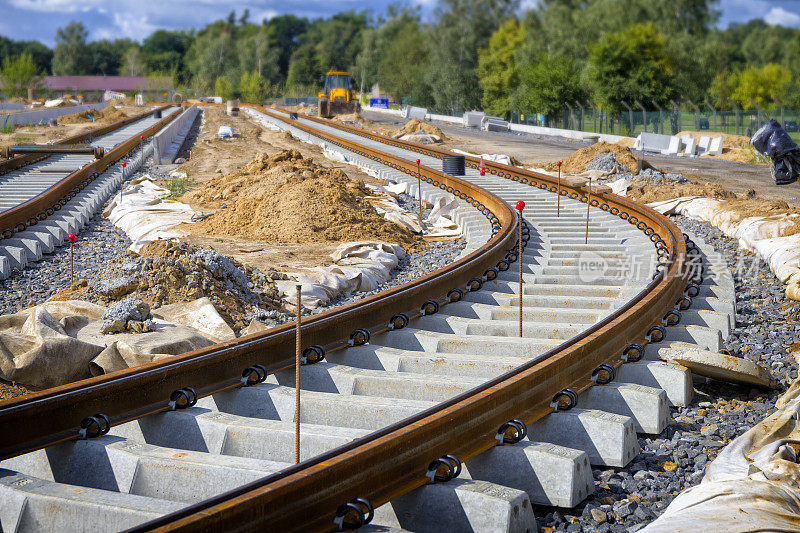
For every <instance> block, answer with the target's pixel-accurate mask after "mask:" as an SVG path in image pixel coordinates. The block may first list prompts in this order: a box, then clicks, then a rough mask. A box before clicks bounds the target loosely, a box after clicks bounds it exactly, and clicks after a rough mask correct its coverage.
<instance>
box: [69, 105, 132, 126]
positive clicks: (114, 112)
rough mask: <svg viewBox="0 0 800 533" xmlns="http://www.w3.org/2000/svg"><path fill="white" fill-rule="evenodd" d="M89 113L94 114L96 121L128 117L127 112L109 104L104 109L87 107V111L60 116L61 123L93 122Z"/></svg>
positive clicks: (109, 121)
mask: <svg viewBox="0 0 800 533" xmlns="http://www.w3.org/2000/svg"><path fill="white" fill-rule="evenodd" d="M89 115H91V116H92V118H93V119H94V122H99V121H102V122H107V123H111V122H117V121H119V120H122V119H124V118H128V117H127V115H125V113H123V112H122V111H120V110H119V109H117V108H116V107H114V105H113V104H109V105H108V107H106V108H105V109H103V110H102V111H95V110H94V109H87V110H86V111H81V112H80V113H72V114H71V115H63V116H61V117H58V123H59V124H81V123H84V122H92V119H90V118H89Z"/></svg>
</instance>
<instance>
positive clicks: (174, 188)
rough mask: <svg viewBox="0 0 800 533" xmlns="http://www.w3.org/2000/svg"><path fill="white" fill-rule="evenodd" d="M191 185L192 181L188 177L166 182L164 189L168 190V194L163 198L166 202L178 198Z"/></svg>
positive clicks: (178, 177)
mask: <svg viewBox="0 0 800 533" xmlns="http://www.w3.org/2000/svg"><path fill="white" fill-rule="evenodd" d="M192 185H194V180H193V179H192V178H190V177H189V176H177V177H174V178H172V179H170V180H167V184H166V187H167V189H169V194H168V195H167V196H166V197H165V198H166V199H167V200H175V199H176V198H180V197H181V196H183V195H184V194H185V193H186V191H188V190H189V188H190V187H191V186H192Z"/></svg>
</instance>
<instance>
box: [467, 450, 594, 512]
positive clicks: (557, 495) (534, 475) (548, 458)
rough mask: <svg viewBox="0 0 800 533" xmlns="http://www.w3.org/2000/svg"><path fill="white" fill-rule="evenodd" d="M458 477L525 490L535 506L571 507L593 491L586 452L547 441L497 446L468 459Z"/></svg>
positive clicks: (590, 470) (592, 481)
mask: <svg viewBox="0 0 800 533" xmlns="http://www.w3.org/2000/svg"><path fill="white" fill-rule="evenodd" d="M461 477H464V478H469V479H480V480H484V481H491V482H492V483H497V484H498V485H503V486H506V487H511V488H515V489H519V490H522V491H525V493H526V494H527V495H528V497H529V498H530V499H531V502H532V503H534V504H537V505H552V506H556V507H565V508H569V507H574V506H576V505H577V504H579V503H580V502H581V501H583V499H584V498H586V497H587V496H588V495H589V494H590V493H592V492H594V480H593V478H592V469H591V467H590V466H589V458H588V456H587V455H586V453H585V452H584V451H582V450H575V449H572V448H565V447H563V446H557V445H555V444H550V443H549V442H528V441H522V442H518V443H517V444H510V445H505V446H497V447H495V448H492V449H491V450H488V451H486V452H484V453H482V454H480V455H479V456H477V457H475V458H474V459H471V460H470V461H467V462H466V464H465V465H464V469H463V470H462V472H461Z"/></svg>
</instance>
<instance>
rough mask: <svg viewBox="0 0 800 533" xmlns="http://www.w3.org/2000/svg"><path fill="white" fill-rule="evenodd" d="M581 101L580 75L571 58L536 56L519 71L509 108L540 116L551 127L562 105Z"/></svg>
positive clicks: (584, 96) (581, 84)
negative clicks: (516, 85) (517, 81)
mask: <svg viewBox="0 0 800 533" xmlns="http://www.w3.org/2000/svg"><path fill="white" fill-rule="evenodd" d="M585 98H586V89H585V87H584V85H583V81H582V79H581V71H580V69H579V68H578V67H577V65H576V62H575V61H574V60H573V59H572V58H570V57H567V56H549V55H547V54H540V55H539V56H538V57H537V58H536V60H535V61H534V62H533V63H530V64H529V65H527V66H526V67H525V68H523V69H522V72H521V73H520V86H519V88H518V89H517V91H516V92H515V93H514V95H513V104H514V106H515V107H517V108H518V109H520V110H521V111H525V112H528V113H542V114H543V115H544V116H545V118H546V119H547V121H548V122H549V123H553V121H555V120H556V118H557V117H558V114H559V113H560V112H561V111H562V110H563V109H564V108H565V104H570V105H573V103H574V102H577V101H584V99H585Z"/></svg>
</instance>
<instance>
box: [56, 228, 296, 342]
mask: <svg viewBox="0 0 800 533" xmlns="http://www.w3.org/2000/svg"><path fill="white" fill-rule="evenodd" d="M103 276H104V277H103V278H102V279H99V280H92V281H91V282H87V281H85V280H84V281H81V282H79V283H75V284H74V285H72V286H71V287H69V288H67V289H64V290H62V291H59V292H58V293H56V294H55V295H54V296H53V297H52V298H51V300H59V301H64V300H87V301H90V302H93V303H97V304H101V305H106V306H107V305H109V304H112V303H114V302H117V301H119V300H122V299H124V298H128V297H135V298H139V299H141V300H143V301H145V302H147V303H148V304H149V305H150V306H151V307H152V308H154V309H157V308H158V307H160V306H162V305H167V304H172V303H178V302H189V301H192V300H195V299H197V298H202V297H204V296H207V297H208V298H209V299H211V301H212V302H213V304H214V307H215V308H216V309H217V311H218V312H219V314H220V315H221V316H222V318H223V319H224V320H225V322H227V323H228V325H229V326H231V327H232V328H233V329H234V330H235V331H236V332H237V333H238V332H239V331H240V330H241V329H243V328H245V327H247V325H248V324H249V323H250V321H251V320H252V319H253V318H258V319H262V320H264V319H268V318H277V317H278V315H279V314H280V312H281V311H282V309H283V304H282V302H281V299H280V295H279V293H278V291H277V289H276V287H275V280H285V279H288V277H287V276H286V275H285V274H282V273H280V272H276V271H268V272H261V271H258V270H256V269H252V268H250V267H249V266H246V265H242V264H241V263H238V262H237V261H235V260H232V259H229V258H228V257H226V256H224V255H222V254H220V253H218V252H216V251H215V250H212V249H210V248H198V247H195V246H192V245H189V244H186V243H176V242H171V241H154V242H151V243H148V244H146V245H145V246H144V247H143V248H142V250H141V251H140V255H139V256H137V255H135V254H130V255H129V256H127V257H126V258H125V259H124V260H123V261H121V262H119V263H112V264H110V265H109V268H107V269H106V271H105V272H104V274H103ZM251 284H252V288H250V285H251Z"/></svg>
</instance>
